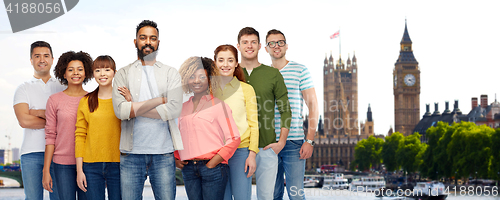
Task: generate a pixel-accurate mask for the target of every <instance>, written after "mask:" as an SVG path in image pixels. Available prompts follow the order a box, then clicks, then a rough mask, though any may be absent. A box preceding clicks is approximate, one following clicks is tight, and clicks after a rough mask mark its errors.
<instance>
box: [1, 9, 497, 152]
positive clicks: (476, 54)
mask: <svg viewBox="0 0 500 200" xmlns="http://www.w3.org/2000/svg"><path fill="white" fill-rule="evenodd" d="M117 2H118V1H117ZM460 2H466V3H460ZM498 4H499V3H498V2H497V1H402V0H395V1H333V0H327V1H314V0H311V1H290V0H289V1H261V0H253V1H238V2H236V1H228V2H226V1H158V2H156V1H146V2H141V3H139V1H119V3H110V2H107V1H94V0H85V1H80V2H79V3H78V4H77V5H76V7H75V8H73V9H72V10H71V11H69V12H68V13H66V14H64V15H63V16H61V17H59V18H56V19H54V20H52V21H50V22H47V23H45V24H43V25H40V26H37V27H34V28H32V29H28V30H25V31H22V32H18V33H12V31H11V28H10V23H9V20H8V17H7V14H6V12H5V10H4V9H0V45H1V48H0V56H1V57H0V58H1V61H2V62H0V69H1V70H2V72H1V73H0V93H1V94H2V98H0V113H1V115H0V148H6V147H7V146H8V140H7V138H6V137H5V135H10V136H11V146H12V147H20V146H21V142H22V129H21V127H20V126H19V125H18V122H17V120H16V118H15V115H14V110H13V108H12V106H13V105H12V102H13V95H14V91H15V89H16V88H17V86H18V85H19V84H21V83H22V82H24V81H26V80H29V79H30V78H31V77H32V75H33V67H32V66H31V65H30V61H29V58H30V57H29V45H30V44H31V43H32V42H34V41H37V40H44V41H47V42H49V43H50V44H51V45H52V48H53V52H54V57H55V59H54V64H53V67H54V66H55V64H56V62H57V59H58V57H59V56H60V55H61V54H62V53H64V52H66V51H69V50H73V51H80V50H82V51H85V52H88V53H89V54H90V55H91V56H92V57H93V58H96V57H97V56H99V55H110V56H112V57H113V58H114V59H115V61H116V63H117V66H118V67H119V68H121V67H123V66H125V65H127V64H129V63H131V62H133V61H134V60H135V59H136V49H135V46H134V44H133V39H134V38H135V27H136V26H137V24H138V23H140V22H141V21H142V20H143V19H150V20H153V21H155V22H157V23H158V28H159V29H160V50H159V51H160V53H159V56H158V59H157V60H159V61H162V62H163V63H165V64H168V65H171V66H173V67H175V68H179V66H180V65H181V64H182V62H183V61H184V60H185V59H186V58H188V57H190V56H206V57H210V58H212V57H213V51H214V49H215V48H216V47H217V46H218V45H221V44H233V45H236V43H237V41H236V40H237V39H236V38H237V34H238V31H239V30H240V29H241V28H243V27H246V26H251V27H254V28H255V29H257V30H258V31H259V32H260V34H261V42H262V43H264V42H265V34H266V33H267V31H268V30H270V29H273V28H276V29H279V30H281V31H282V32H283V33H284V34H285V35H286V38H287V43H288V45H289V49H288V51H287V55H286V56H287V59H288V60H293V61H296V62H299V63H302V64H304V65H306V66H307V67H308V68H309V70H310V71H311V74H312V76H313V77H314V84H315V87H316V91H317V95H318V100H319V101H320V102H319V104H320V114H321V115H323V106H322V105H323V73H322V69H323V60H324V58H325V54H328V56H330V52H332V53H333V55H334V59H335V61H337V59H338V57H339V53H340V52H339V44H338V42H339V38H337V39H333V40H331V39H330V38H329V36H330V35H332V34H333V33H334V32H336V31H338V30H339V29H340V30H341V31H340V40H341V43H342V49H341V56H342V58H343V59H346V58H347V57H348V56H351V57H352V55H353V54H355V55H356V58H357V61H358V72H359V77H358V95H359V97H358V98H359V101H358V104H359V107H358V110H359V114H358V115H359V120H360V121H364V120H365V119H366V111H367V107H368V104H371V107H372V112H373V120H374V122H375V133H376V134H386V133H387V131H388V130H389V128H390V127H391V126H394V102H393V101H394V100H393V99H394V96H393V87H392V86H393V76H392V71H393V68H394V63H395V62H396V60H397V58H398V55H399V48H400V46H399V45H400V44H399V43H400V41H401V38H402V36H403V32H404V26H405V18H406V19H407V21H408V31H409V34H410V37H411V40H412V41H413V51H414V55H415V58H416V59H417V61H418V62H419V67H420V70H421V81H420V82H421V94H420V113H421V116H422V115H423V114H424V113H425V104H426V103H430V104H433V103H434V102H439V110H440V112H442V111H443V110H444V102H445V101H450V107H453V101H454V100H455V99H458V100H459V102H460V109H461V110H462V112H464V113H468V112H469V111H470V109H471V97H479V96H480V95H481V94H487V95H488V97H489V103H491V102H492V101H494V99H495V94H496V93H499V92H500V89H499V87H498V82H499V81H498V79H497V77H498V76H499V72H500V69H499V65H500V64H499V63H498V62H496V59H495V58H498V57H497V56H498V54H499V53H500V52H499V51H500V50H499V48H498V47H500V39H499V36H500V28H499V26H498V21H499V20H500V12H498V10H497V8H498ZM2 5H3V4H2ZM263 45H264V44H263ZM259 60H260V62H261V63H264V64H268V65H269V64H271V59H270V57H269V54H267V53H266V52H265V50H264V48H262V49H261V51H260V54H259ZM96 86H97V84H96V83H95V81H93V80H92V81H91V83H90V84H87V85H86V86H84V88H85V89H86V90H87V91H92V90H93V89H94V88H95V87H96ZM433 110H434V107H433V106H431V111H433Z"/></svg>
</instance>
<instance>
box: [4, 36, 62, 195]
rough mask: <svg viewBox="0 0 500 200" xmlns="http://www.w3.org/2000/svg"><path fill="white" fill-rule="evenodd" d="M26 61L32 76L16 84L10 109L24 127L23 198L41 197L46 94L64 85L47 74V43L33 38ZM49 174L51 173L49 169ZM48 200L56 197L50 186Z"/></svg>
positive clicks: (49, 59) (50, 58)
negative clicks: (29, 65) (31, 69)
mask: <svg viewBox="0 0 500 200" xmlns="http://www.w3.org/2000/svg"><path fill="white" fill-rule="evenodd" d="M30 53H31V55H30V57H31V58H30V61H31V65H33V68H34V74H33V78H31V80H28V81H26V82H24V83H22V84H21V85H19V87H17V89H16V92H15V94H14V112H15V114H16V117H17V120H18V121H19V125H21V127H23V129H24V137H23V144H22V146H21V171H22V177H23V185H24V194H25V195H26V199H27V200H31V199H33V200H39V199H43V186H42V176H43V173H42V170H43V161H44V153H45V129H44V128H45V106H46V104H47V99H48V98H49V96H50V95H52V94H54V93H57V92H60V91H63V90H64V89H65V88H66V86H63V85H61V83H59V81H57V79H55V78H52V77H51V75H50V68H51V67H52V62H53V61H54V57H53V54H52V48H51V47H50V44H49V43H47V42H44V41H37V42H34V43H33V44H31V50H30ZM51 174H52V176H54V175H53V172H52V169H51ZM52 190H53V191H54V192H53V193H50V199H51V200H54V199H55V200H57V199H59V198H58V197H57V195H56V194H57V193H56V192H55V190H56V187H55V185H53V187H52Z"/></svg>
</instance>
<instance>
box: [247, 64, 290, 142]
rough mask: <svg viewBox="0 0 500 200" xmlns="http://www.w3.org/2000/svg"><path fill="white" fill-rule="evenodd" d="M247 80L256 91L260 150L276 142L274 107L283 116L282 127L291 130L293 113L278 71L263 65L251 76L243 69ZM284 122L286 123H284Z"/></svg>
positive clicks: (254, 70) (283, 82)
mask: <svg viewBox="0 0 500 200" xmlns="http://www.w3.org/2000/svg"><path fill="white" fill-rule="evenodd" d="M243 72H244V73H245V79H246V81H247V83H248V84H250V85H251V86H252V87H253V89H254V90H255V96H256V97H257V109H258V113H259V148H263V147H265V146H267V145H268V144H271V143H275V142H276V132H275V131H274V105H275V104H276V105H277V106H278V111H279V112H280V114H281V122H282V123H281V127H282V128H287V129H290V122H291V119H292V113H291V111H290V103H289V102H288V91H287V89H286V85H285V81H284V80H283V76H282V75H281V73H280V72H279V70H278V69H275V68H273V67H269V66H267V65H264V64H261V65H260V66H258V67H256V68H254V69H253V70H252V73H251V75H248V71H247V70H246V69H245V68H243ZM283 122H284V123H283Z"/></svg>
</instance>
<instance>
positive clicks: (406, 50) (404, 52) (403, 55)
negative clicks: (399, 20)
mask: <svg viewBox="0 0 500 200" xmlns="http://www.w3.org/2000/svg"><path fill="white" fill-rule="evenodd" d="M400 44H401V50H400V51H399V57H398V60H397V61H396V63H408V64H418V62H417V59H415V56H414V55H413V49H412V42H411V39H410V34H409V33H408V27H407V24H406V20H405V32H404V33H403V38H402V39H401V43H400Z"/></svg>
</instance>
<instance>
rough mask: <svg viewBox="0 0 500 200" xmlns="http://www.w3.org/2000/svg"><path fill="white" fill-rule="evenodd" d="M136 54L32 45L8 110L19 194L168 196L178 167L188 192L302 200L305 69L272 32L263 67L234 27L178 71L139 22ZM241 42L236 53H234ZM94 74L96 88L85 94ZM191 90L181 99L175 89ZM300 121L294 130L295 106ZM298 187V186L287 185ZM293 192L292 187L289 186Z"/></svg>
mask: <svg viewBox="0 0 500 200" xmlns="http://www.w3.org/2000/svg"><path fill="white" fill-rule="evenodd" d="M134 43H135V46H136V48H137V57H138V58H137V60H136V61H135V62H133V63H131V64H129V65H127V66H125V67H123V68H121V69H119V70H118V71H117V70H116V65H115V62H114V60H113V59H112V58H111V57H110V56H99V57H97V58H96V59H95V60H92V58H91V57H90V55H88V54H87V53H85V52H81V51H80V52H72V51H70V52H66V53H64V54H62V55H61V56H60V58H59V60H58V62H57V64H56V67H55V69H54V76H55V78H53V77H51V75H50V69H51V66H52V62H53V54H52V49H51V47H50V45H49V44H48V43H46V42H43V41H38V42H35V43H33V44H32V45H31V64H32V65H33V67H34V71H35V73H34V78H33V79H31V80H30V81H27V82H25V83H23V84H22V85H20V86H19V87H18V89H17V90H16V93H15V96H14V110H15V114H16V116H17V119H18V121H19V124H20V125H21V126H22V127H23V128H24V139H23V144H22V148H21V154H22V155H21V169H22V175H23V182H24V186H25V194H26V199H43V188H45V189H46V190H48V191H49V192H50V199H61V200H67V199H76V197H78V199H92V200H94V199H105V196H106V194H105V191H106V190H105V189H107V192H108V193H107V196H108V199H134V200H135V199H142V193H143V188H144V182H145V181H146V179H147V177H149V181H150V183H151V187H152V189H153V193H154V196H155V199H175V194H176V191H175V190H176V177H175V169H176V167H177V168H180V169H181V170H182V176H183V179H184V183H185V189H186V193H187V195H188V198H189V199H206V200H208V199H221V200H222V199H224V200H230V199H235V200H240V199H241V200H249V199H250V198H251V194H252V191H251V190H252V176H253V175H254V174H255V176H256V186H257V197H258V199H265V200H267V199H283V194H284V179H285V178H284V176H286V187H287V192H288V196H289V198H290V199H305V197H304V194H303V193H300V192H299V193H297V191H299V190H301V189H303V187H304V186H303V178H304V170H305V159H307V158H309V157H310V156H311V155H312V152H313V146H314V134H315V132H316V129H315V126H316V124H317V117H318V110H317V109H318V108H317V99H316V93H315V90H314V86H313V81H312V78H311V75H310V73H309V71H308V69H307V68H306V67H305V66H304V65H301V64H298V63H296V62H293V61H288V60H286V58H285V54H286V51H287V49H288V45H287V43H286V39H285V35H284V34H283V33H282V32H281V31H279V30H275V29H273V30H270V31H269V32H268V33H267V35H266V47H265V49H266V51H267V52H268V53H269V54H270V56H271V59H272V66H267V65H264V64H261V63H260V62H259V61H258V52H259V50H260V48H261V44H260V37H259V33H258V32H257V31H256V30H255V29H254V28H251V27H245V28H243V29H241V31H240V32H239V34H238V43H237V45H236V47H234V46H232V45H220V46H218V47H217V48H216V49H215V51H214V58H213V60H212V59H210V58H206V57H191V58H188V59H187V60H186V61H185V62H184V63H183V64H182V66H181V67H180V68H179V70H178V71H177V70H176V69H175V68H173V67H170V66H167V65H165V64H163V63H161V62H159V61H157V60H156V55H157V52H158V47H159V43H160V40H159V29H158V27H157V24H156V23H155V22H153V21H149V20H144V21H142V22H141V23H140V24H139V25H138V26H137V28H136V38H135V39H134ZM238 50H239V52H240V56H241V61H239V59H238ZM92 78H94V79H95V81H96V82H97V83H98V84H99V86H98V87H97V88H96V89H95V90H94V91H93V92H90V93H87V92H86V91H85V90H84V89H83V87H82V85H83V84H85V83H87V82H88V81H90V80H91V79H92ZM184 94H188V95H192V96H191V97H190V98H189V100H188V101H186V102H184V103H183V95H184ZM304 102H305V104H306V105H307V107H308V109H309V119H308V120H309V124H310V126H309V129H308V132H307V133H304V130H303V128H302V124H303V119H302V110H303V104H304ZM294 190H295V192H293V191H294ZM292 194H296V195H292Z"/></svg>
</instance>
